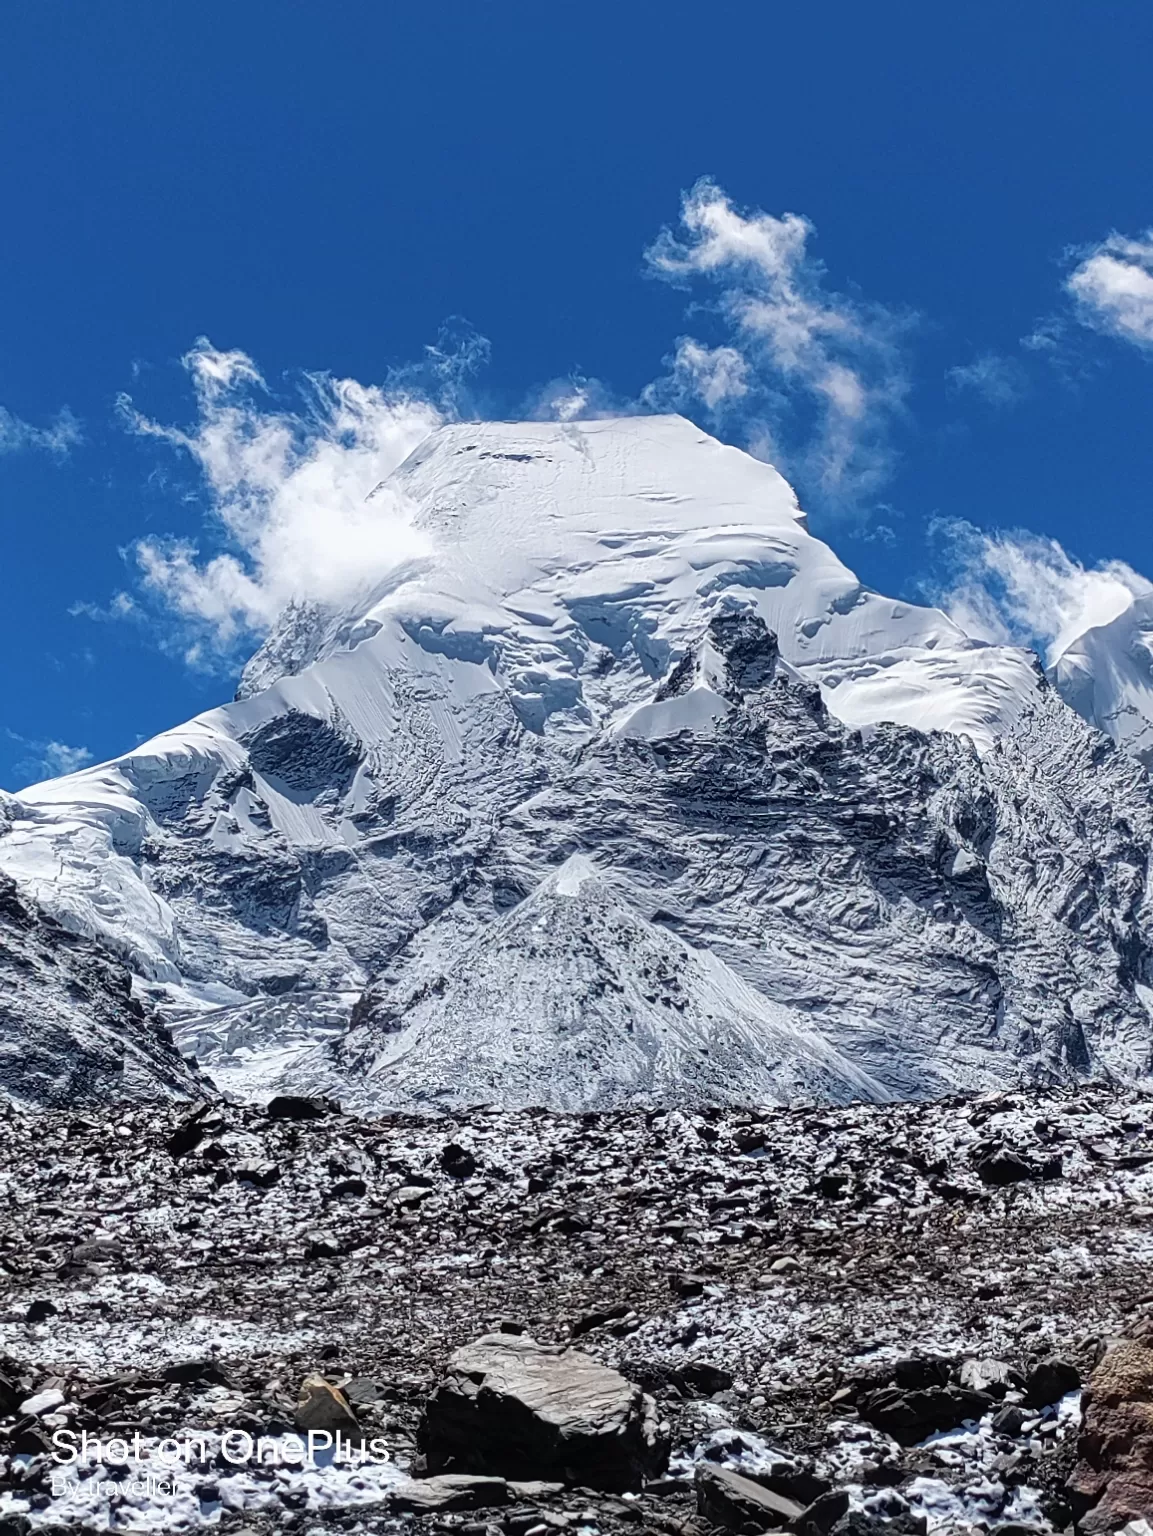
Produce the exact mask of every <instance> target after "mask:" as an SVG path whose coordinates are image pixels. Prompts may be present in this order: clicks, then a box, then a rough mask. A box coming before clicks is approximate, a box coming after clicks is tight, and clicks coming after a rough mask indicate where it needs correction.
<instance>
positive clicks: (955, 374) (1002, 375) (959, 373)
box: [945, 352, 1028, 405]
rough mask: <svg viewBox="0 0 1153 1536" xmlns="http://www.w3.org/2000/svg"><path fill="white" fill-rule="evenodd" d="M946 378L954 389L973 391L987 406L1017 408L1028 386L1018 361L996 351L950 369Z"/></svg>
mask: <svg viewBox="0 0 1153 1536" xmlns="http://www.w3.org/2000/svg"><path fill="white" fill-rule="evenodd" d="M945 377H946V378H947V379H948V380H949V382H950V383H951V384H952V385H953V386H954V388H956V389H969V390H972V391H973V392H974V393H975V394H978V395H980V396H981V397H982V398H983V399H984V400H987V401H988V402H989V404H990V405H1016V403H1017V402H1018V401H1019V400H1020V399H1021V398H1022V396H1023V395H1024V394H1025V391H1026V389H1027V387H1028V381H1027V377H1026V374H1025V370H1024V368H1022V366H1021V364H1020V363H1019V362H1018V361H1017V359H1016V358H1014V357H1001V356H999V355H998V354H997V353H995V352H986V353H984V354H983V355H982V356H980V357H977V358H974V360H973V361H972V362H971V363H964V364H962V365H960V366H958V367H956V368H950V369H949V370H948V371H947V372H946V374H945Z"/></svg>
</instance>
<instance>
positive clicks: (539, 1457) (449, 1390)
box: [418, 1334, 668, 1492]
mask: <svg viewBox="0 0 1153 1536" xmlns="http://www.w3.org/2000/svg"><path fill="white" fill-rule="evenodd" d="M418 1443H419V1445H420V1448H421V1450H422V1451H423V1453H424V1456H425V1459H426V1462H427V1464H428V1469H429V1471H431V1472H443V1471H452V1472H481V1473H490V1474H491V1473H495V1474H496V1475H498V1476H503V1477H513V1478H517V1477H520V1478H528V1477H545V1478H548V1477H557V1478H560V1479H561V1480H562V1481H564V1482H568V1483H575V1484H578V1485H583V1486H584V1487H588V1488H603V1489H607V1490H609V1491H613V1492H622V1491H624V1490H627V1489H637V1488H640V1487H641V1485H642V1483H643V1482H644V1480H645V1479H646V1478H650V1477H654V1476H655V1475H656V1474H657V1473H659V1472H660V1471H662V1470H663V1467H664V1464H665V1462H666V1461H667V1459H668V1446H667V1444H664V1443H662V1441H661V1437H660V1436H659V1434H658V1433H657V1425H656V1404H655V1403H654V1402H653V1400H652V1398H650V1397H647V1396H646V1395H645V1394H644V1393H643V1392H642V1391H641V1389H640V1388H639V1387H637V1386H635V1385H634V1384H633V1383H632V1382H630V1381H626V1380H625V1378H624V1377H623V1376H621V1375H620V1374H619V1373H618V1372H616V1371H613V1370H609V1369H608V1368H606V1367H605V1366H603V1365H598V1364H597V1362H596V1361H595V1360H593V1359H591V1358H590V1357H589V1356H588V1355H584V1354H581V1353H580V1351H578V1350H575V1349H563V1348H560V1347H558V1346H556V1345H547V1344H546V1345H542V1344H538V1343H536V1341H535V1340H533V1339H530V1338H525V1337H519V1336H516V1335H512V1334H491V1335H488V1336H486V1337H485V1338H482V1339H478V1340H477V1342H476V1343H475V1344H469V1345H466V1346H465V1348H463V1349H458V1350H457V1351H456V1353H455V1354H454V1355H453V1356H452V1358H451V1360H450V1361H449V1363H448V1373H447V1375H446V1376H445V1379H444V1380H443V1381H442V1382H441V1383H440V1385H439V1386H438V1387H437V1389H436V1391H435V1392H434V1393H433V1395H432V1397H431V1398H430V1399H429V1402H428V1406H427V1408H426V1410H425V1414H424V1418H423V1420H422V1422H421V1426H420V1431H419V1438H418Z"/></svg>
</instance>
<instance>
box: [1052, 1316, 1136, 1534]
mask: <svg viewBox="0 0 1153 1536" xmlns="http://www.w3.org/2000/svg"><path fill="white" fill-rule="evenodd" d="M1081 1408H1082V1422H1081V1433H1080V1435H1079V1437H1078V1440H1077V1465H1076V1467H1075V1468H1074V1470H1073V1475H1072V1477H1071V1478H1070V1479H1069V1493H1070V1496H1071V1499H1072V1502H1073V1505H1074V1510H1075V1512H1076V1513H1077V1514H1078V1515H1079V1516H1080V1517H1081V1518H1080V1522H1079V1523H1080V1525H1081V1528H1082V1529H1083V1530H1085V1531H1088V1532H1103V1531H1115V1530H1117V1529H1119V1528H1120V1527H1121V1526H1123V1525H1125V1524H1126V1523H1127V1522H1128V1521H1130V1520H1142V1519H1144V1520H1153V1327H1151V1326H1150V1325H1146V1326H1145V1327H1144V1328H1142V1330H1141V1332H1140V1333H1139V1334H1138V1335H1137V1336H1136V1337H1133V1338H1129V1339H1118V1340H1116V1341H1114V1342H1113V1343H1112V1344H1110V1345H1109V1347H1108V1348H1107V1349H1106V1351H1105V1353H1104V1355H1103V1356H1102V1358H1101V1360H1100V1362H1099V1363H1098V1365H1097V1368H1096V1369H1095V1370H1094V1372H1093V1374H1092V1375H1091V1376H1090V1378H1089V1382H1088V1385H1087V1386H1086V1388H1085V1393H1084V1396H1083V1398H1082V1400H1081Z"/></svg>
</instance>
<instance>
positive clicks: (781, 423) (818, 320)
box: [644, 180, 910, 502]
mask: <svg viewBox="0 0 1153 1536" xmlns="http://www.w3.org/2000/svg"><path fill="white" fill-rule="evenodd" d="M813 233H814V231H813V226H812V225H811V224H810V223H809V221H808V220H807V219H806V218H803V217H801V216H800V215H798V214H794V213H786V214H784V215H782V216H780V217H776V216H774V215H773V214H769V213H762V212H744V211H741V210H740V209H738V208H736V207H735V206H734V205H733V203H732V202H731V201H730V199H729V198H728V196H727V195H726V194H725V193H724V192H723V191H722V190H721V188H720V187H718V186H717V185H716V184H715V183H714V182H711V181H707V180H705V181H700V182H698V183H697V184H696V186H695V187H693V188H692V190H691V191H690V192H688V193H687V194H686V195H685V197H684V200H683V203H682V207H681V224H680V228H679V229H678V230H676V231H674V230H672V229H665V230H663V231H662V232H661V234H660V235H659V236H658V238H657V239H656V240H655V241H654V243H653V244H652V245H651V246H650V247H649V249H648V251H647V252H646V262H647V265H648V270H649V271H650V272H651V273H652V274H653V275H654V276H657V277H660V278H663V279H665V280H666V281H669V282H673V283H679V284H682V285H684V286H686V287H692V286H693V285H695V284H698V283H701V282H704V283H706V284H709V285H711V287H712V289H713V291H714V294H715V297H714V298H713V299H712V300H711V301H710V302H709V303H708V304H707V305H706V306H705V308H706V309H707V310H708V311H710V312H711V313H713V314H714V315H716V316H719V318H720V320H721V322H722V325H723V327H724V328H725V330H726V331H727V335H726V336H725V337H724V341H723V344H722V345H720V346H709V345H708V344H706V343H705V342H703V341H700V340H698V339H697V338H695V337H691V336H685V337H682V338H681V339H680V340H679V341H678V343H677V347H676V351H675V353H674V355H673V357H672V359H671V360H670V363H669V371H668V374H667V375H666V376H665V377H664V378H662V379H660V380H657V381H656V382H655V383H654V384H652V385H650V386H649V388H648V389H647V390H646V391H645V395H644V399H645V401H646V403H647V404H649V405H650V406H655V405H659V404H665V405H666V406H667V405H668V404H672V403H675V402H676V401H677V400H678V399H683V400H693V399H695V400H697V401H699V402H700V403H701V404H702V405H703V406H704V407H705V409H706V410H707V411H709V412H711V413H712V414H713V415H714V416H715V417H716V418H717V419H718V420H720V421H728V422H729V423H730V424H732V423H734V422H737V423H739V424H740V425H741V426H742V427H743V431H744V435H745V437H746V439H748V440H750V441H753V442H756V441H757V440H758V439H759V440H761V441H766V440H768V441H771V442H772V444H773V445H774V452H775V453H776V454H777V456H778V457H781V458H783V459H784V461H785V463H784V467H786V468H789V469H792V470H793V471H794V472H795V473H797V474H798V475H799V476H801V478H803V479H805V480H807V481H808V482H809V484H810V485H811V486H812V487H813V488H814V489H815V490H817V491H818V492H819V493H820V494H822V495H823V496H824V498H825V499H827V500H829V501H832V502H850V501H853V500H855V499H857V498H859V497H861V496H864V495H867V494H870V493H871V492H873V491H875V490H876V488H877V487H878V486H879V485H880V484H881V483H882V482H883V481H884V479H885V478H886V477H887V475H888V473H889V470H890V467H891V463H892V458H893V450H892V447H891V443H890V437H889V433H890V428H891V425H892V422H893V419H894V417H895V416H896V415H897V414H898V413H899V412H900V410H901V408H902V404H903V401H904V398H905V395H906V393H907V390H908V379H907V376H906V370H905V365H904V360H903V357H902V355H901V350H900V346H899V341H900V337H901V334H902V332H903V331H904V330H905V329H906V328H907V327H908V325H909V323H910V317H909V316H907V315H897V314H895V313H894V312H892V311H891V310H887V309H884V308H882V307H881V306H880V305H877V304H868V303H865V302H864V301H861V300H858V299H854V298H850V297H848V296H846V295H845V294H840V293H836V292H833V291H831V290H830V289H828V288H827V287H826V285H825V277H824V269H823V267H822V266H821V264H820V263H819V262H818V261H817V260H816V259H815V258H814V257H813V255H812V254H811V252H810V250H809V245H810V241H811V239H812V237H813ZM698 312H699V311H698Z"/></svg>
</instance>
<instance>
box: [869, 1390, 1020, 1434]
mask: <svg viewBox="0 0 1153 1536" xmlns="http://www.w3.org/2000/svg"><path fill="white" fill-rule="evenodd" d="M994 1406H995V1399H994V1398H992V1397H991V1396H990V1395H989V1394H988V1393H987V1392H970V1391H969V1390H968V1389H967V1388H965V1387H926V1388H924V1389H922V1390H921V1391H912V1392H903V1391H902V1390H901V1389H900V1387H878V1388H877V1390H876V1391H873V1392H866V1393H864V1394H863V1395H862V1396H859V1397H858V1398H857V1412H858V1413H859V1414H860V1415H861V1417H862V1418H863V1419H864V1420H866V1422H867V1423H869V1424H874V1425H876V1427H877V1428H878V1429H883V1430H884V1432H885V1433H886V1434H887V1435H892V1437H893V1439H894V1440H896V1441H898V1442H899V1443H900V1444H901V1445H915V1444H916V1443H917V1441H918V1440H924V1439H925V1438H926V1436H928V1435H932V1434H935V1433H936V1432H937V1431H938V1430H942V1429H956V1428H957V1426H958V1425H960V1424H963V1423H964V1422H965V1421H966V1419H979V1418H980V1417H981V1416H982V1415H983V1414H986V1413H988V1412H989V1410H990V1409H991V1408H993V1407H994Z"/></svg>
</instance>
